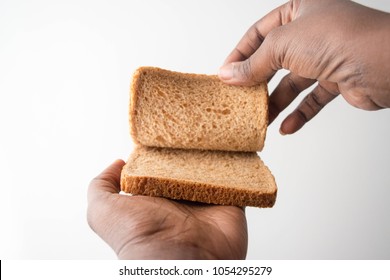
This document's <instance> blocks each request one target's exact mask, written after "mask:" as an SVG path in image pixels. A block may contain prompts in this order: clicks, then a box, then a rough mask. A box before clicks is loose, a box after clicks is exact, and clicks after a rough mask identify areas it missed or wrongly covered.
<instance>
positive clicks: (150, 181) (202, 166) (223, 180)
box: [121, 147, 277, 207]
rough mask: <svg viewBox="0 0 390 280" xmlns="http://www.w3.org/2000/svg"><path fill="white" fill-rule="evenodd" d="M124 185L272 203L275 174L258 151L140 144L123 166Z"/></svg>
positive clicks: (132, 189) (205, 198)
mask: <svg viewBox="0 0 390 280" xmlns="http://www.w3.org/2000/svg"><path fill="white" fill-rule="evenodd" d="M121 186H122V190H123V191H124V192H127V193H131V194H138V195H149V196H162V197H167V198H172V199H180V200H190V201H198V202H205V203H213V204H221V205H236V206H256V207H272V206H273V205H274V203H275V199H276V193H277V188H276V184H275V179H274V177H273V176H272V174H271V172H270V171H269V169H268V168H267V167H266V166H265V165H264V164H263V162H262V161H261V159H260V158H259V156H258V155H257V153H256V152H250V153H245V152H224V151H202V150H181V149H166V148H151V147H137V148H136V149H135V150H134V151H133V153H132V154H131V156H130V158H129V160H128V161H127V163H126V165H125V166H124V168H123V170H122V177H121Z"/></svg>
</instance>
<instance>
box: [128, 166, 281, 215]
mask: <svg viewBox="0 0 390 280" xmlns="http://www.w3.org/2000/svg"><path fill="white" fill-rule="evenodd" d="M124 173H125V172H122V176H121V190H122V191H124V192H126V193H131V194H135V195H148V196H157V197H165V198H171V199H176V200H189V201H197V202H204V203H209V204H218V205H234V206H240V207H244V206H253V207H261V208H270V207H273V206H274V204H275V201H276V195H277V188H276V184H275V191H274V192H270V193H263V192H260V191H251V190H250V189H241V190H240V189H237V188H229V187H223V186H218V185H211V184H204V183H199V182H191V181H184V180H174V179H166V178H154V177H146V176H130V175H125V174H124ZM273 179H274V178H273ZM274 183H275V180H274ZM200 190H201V191H200Z"/></svg>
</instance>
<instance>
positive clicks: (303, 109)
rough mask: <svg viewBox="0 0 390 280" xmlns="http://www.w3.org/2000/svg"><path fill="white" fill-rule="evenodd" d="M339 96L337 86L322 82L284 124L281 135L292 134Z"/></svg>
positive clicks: (281, 127)
mask: <svg viewBox="0 0 390 280" xmlns="http://www.w3.org/2000/svg"><path fill="white" fill-rule="evenodd" d="M337 95H339V90H338V87H337V84H334V83H331V82H320V83H319V84H318V86H317V87H316V88H314V90H313V91H312V92H311V93H310V94H308V95H307V96H306V97H305V98H304V99H303V100H302V102H301V104H299V105H298V107H297V108H296V109H295V110H294V111H293V112H292V113H291V114H290V115H289V116H287V118H286V119H285V120H284V121H283V122H282V124H281V126H280V133H281V134H292V133H294V132H296V131H298V130H299V129H300V128H302V127H303V126H304V125H305V124H306V123H307V122H308V121H310V120H311V119H312V118H313V117H314V116H315V115H317V114H318V113H319V112H320V111H321V110H322V108H324V106H325V105H327V104H328V103H329V102H331V101H332V100H333V99H335V98H336V96H337Z"/></svg>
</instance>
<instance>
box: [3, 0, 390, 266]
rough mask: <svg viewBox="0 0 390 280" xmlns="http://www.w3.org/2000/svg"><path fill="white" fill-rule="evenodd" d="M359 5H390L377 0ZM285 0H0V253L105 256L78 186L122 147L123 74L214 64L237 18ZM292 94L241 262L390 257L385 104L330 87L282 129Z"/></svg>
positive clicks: (255, 15) (270, 139)
mask: <svg viewBox="0 0 390 280" xmlns="http://www.w3.org/2000/svg"><path fill="white" fill-rule="evenodd" d="M358 2H360V3H363V4H366V5H370V6H372V7H375V8H378V9H382V10H385V11H387V12H389V11H390V4H389V2H388V1H385V0H383V1H379V0H377V1H368V0H365V1H358ZM282 3H284V1H260V0H257V1H249V0H246V1H226V0H218V1H207V0H202V1H183V0H176V1H175V0H169V1H168V0H165V1H157V0H156V1H128V0H123V1H87V0H81V1H80V0H78V1H72V0H71V1H42V0H40V1H21V0H18V1H16V0H1V1H0V97H1V100H0V129H1V137H0V227H1V228H0V258H1V259H3V258H11V259H114V258H116V256H115V255H114V253H113V252H112V251H111V249H110V248H109V247H108V246H107V245H106V244H105V243H104V242H103V241H102V240H101V239H99V237H97V236H96V235H95V234H94V233H93V232H92V230H90V228H89V227H88V225H87V222H86V207H87V204H86V190H87V186H88V183H89V181H90V180H91V179H92V178H93V177H94V176H96V175H97V174H98V173H99V172H100V171H101V170H102V169H103V168H104V167H105V166H107V165H108V164H109V163H111V162H112V161H113V160H114V159H116V158H122V159H126V158H127V156H128V155H129V153H130V151H131V149H132V143H131V139H130V136H129V132H128V118H127V110H128V99H129V97H128V96H129V93H128V92H129V85H130V78H131V74H132V72H133V71H134V70H135V69H136V68H137V67H139V66H141V65H152V66H159V67H162V68H166V69H171V70H176V71H183V72H194V73H207V74H215V73H216V72H217V70H218V68H219V66H220V65H221V64H222V62H223V60H224V59H225V57H226V56H227V55H228V53H229V52H230V51H231V49H232V48H233V47H234V46H235V44H236V43H237V42H238V40H239V39H240V38H241V36H242V35H243V34H244V32H245V31H246V30H247V29H248V27H249V26H250V25H251V24H252V23H254V22H255V21H256V20H257V19H259V18H260V17H262V16H263V15H265V14H266V13H267V12H269V11H270V10H271V9H273V8H275V7H277V6H278V5H280V4H282ZM281 77H282V73H280V74H279V75H277V76H276V77H275V79H274V80H273V81H272V82H271V83H270V85H269V86H270V91H272V89H273V88H275V86H276V84H277V81H278V80H280V78H281ZM300 99H301V98H300ZM298 102H299V100H297V101H296V102H295V103H294V104H292V105H291V106H290V107H289V108H288V109H287V110H286V112H284V113H283V114H282V115H281V116H280V117H279V118H278V119H277V120H276V121H275V123H273V124H272V125H271V126H270V127H269V130H268V134H267V140H266V146H265V149H264V151H263V152H262V153H261V157H262V158H263V160H264V161H265V163H266V164H267V165H268V166H269V167H270V169H271V170H272V172H273V174H274V175H275V177H276V180H277V183H278V187H279V191H278V199H277V203H276V205H275V207H274V208H272V209H258V208H247V218H248V226H249V251H248V258H249V259H345V258H346V259H389V258H390V242H389V237H390V218H389V213H390V172H389V171H390V170H389V160H390V148H389V139H390V126H389V117H390V110H382V111H377V112H365V111H361V110H358V109H355V108H353V107H351V106H349V105H348V104H347V103H346V102H345V101H344V100H343V99H342V97H338V98H337V99H336V100H335V101H333V102H332V103H331V104H329V105H328V106H327V107H326V108H325V109H324V110H323V111H322V112H321V113H320V114H319V115H318V116H317V117H316V118H315V119H313V120H312V121H311V122H310V123H309V124H307V125H306V126H305V127H304V128H303V129H302V130H301V131H300V132H298V133H296V134H295V135H292V136H281V135H280V134H279V133H278V130H279V125H280V122H281V120H282V119H283V117H284V116H286V114H287V113H288V112H291V110H292V108H294V106H296V105H297V103H298Z"/></svg>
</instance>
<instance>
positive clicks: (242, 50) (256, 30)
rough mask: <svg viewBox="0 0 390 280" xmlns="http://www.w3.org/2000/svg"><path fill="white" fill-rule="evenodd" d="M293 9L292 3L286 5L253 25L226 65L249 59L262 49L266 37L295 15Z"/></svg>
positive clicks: (227, 59)
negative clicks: (290, 16)
mask: <svg viewBox="0 0 390 280" xmlns="http://www.w3.org/2000/svg"><path fill="white" fill-rule="evenodd" d="M293 7H294V6H293V5H292V2H289V3H286V4H284V5H282V6H280V7H278V8H276V9H274V10H273V11H271V12H270V13H269V14H267V15H266V16H264V17H263V18H262V19H260V20H258V21H257V22H256V23H255V24H253V25H252V26H251V27H250V28H249V29H248V31H247V32H246V33H245V35H244V36H243V37H242V38H241V40H240V41H239V43H238V44H237V46H236V47H235V48H234V50H233V51H232V52H231V53H230V55H229V56H228V57H227V58H226V60H225V62H224V65H225V64H229V63H231V62H236V61H243V60H246V59H248V58H249V57H250V56H251V55H252V54H253V53H255V51H256V50H257V49H258V48H259V47H260V45H261V43H262V42H263V41H264V38H265V36H267V34H268V33H269V32H270V31H271V30H272V29H274V28H276V27H278V26H281V25H283V24H286V23H287V22H288V21H289V20H290V19H289V15H291V14H292V13H293V10H294V8H293Z"/></svg>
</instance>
